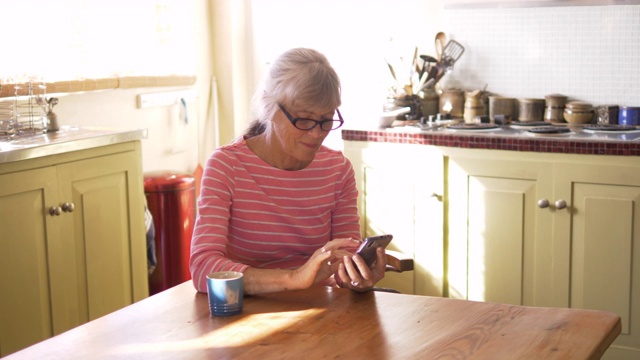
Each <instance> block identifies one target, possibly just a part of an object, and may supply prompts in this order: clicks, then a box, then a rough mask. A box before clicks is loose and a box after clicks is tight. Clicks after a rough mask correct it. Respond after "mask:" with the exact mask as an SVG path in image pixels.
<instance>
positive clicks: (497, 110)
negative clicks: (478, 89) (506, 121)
mask: <svg viewBox="0 0 640 360" xmlns="http://www.w3.org/2000/svg"><path fill="white" fill-rule="evenodd" d="M515 109H516V99H515V98H510V97H504V96H489V120H490V121H491V122H492V123H493V122H495V120H496V115H504V117H505V118H514V117H515V116H514V115H515Z"/></svg>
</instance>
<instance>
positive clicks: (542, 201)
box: [538, 198, 549, 209]
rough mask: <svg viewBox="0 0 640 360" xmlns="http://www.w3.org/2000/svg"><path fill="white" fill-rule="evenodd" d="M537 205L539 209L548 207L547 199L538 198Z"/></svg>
mask: <svg viewBox="0 0 640 360" xmlns="http://www.w3.org/2000/svg"><path fill="white" fill-rule="evenodd" d="M538 207H539V208H540V209H545V208H548V207H549V200H547V199H544V198H542V199H540V200H538Z"/></svg>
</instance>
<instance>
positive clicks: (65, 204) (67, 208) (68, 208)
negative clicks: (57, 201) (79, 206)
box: [62, 203, 76, 212]
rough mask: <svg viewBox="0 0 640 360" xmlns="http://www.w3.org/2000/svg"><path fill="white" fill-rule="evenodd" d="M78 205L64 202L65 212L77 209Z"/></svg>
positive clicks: (63, 209) (63, 208)
mask: <svg viewBox="0 0 640 360" xmlns="http://www.w3.org/2000/svg"><path fill="white" fill-rule="evenodd" d="M75 208H76V206H75V205H73V203H64V204H62V211H64V212H73V210H75Z"/></svg>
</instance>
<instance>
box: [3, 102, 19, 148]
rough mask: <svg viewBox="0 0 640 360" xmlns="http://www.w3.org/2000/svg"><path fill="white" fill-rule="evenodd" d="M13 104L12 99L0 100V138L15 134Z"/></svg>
mask: <svg viewBox="0 0 640 360" xmlns="http://www.w3.org/2000/svg"><path fill="white" fill-rule="evenodd" d="M13 106H14V105H13V101H0V140H7V139H10V138H12V137H13V136H14V135H15V123H16V121H15V117H14V111H13Z"/></svg>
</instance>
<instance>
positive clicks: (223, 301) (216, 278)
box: [207, 271, 244, 316]
mask: <svg viewBox="0 0 640 360" xmlns="http://www.w3.org/2000/svg"><path fill="white" fill-rule="evenodd" d="M207 293H208V295H209V310H210V311H211V315H213V316H230V315H237V314H240V313H241V312H242V302H243V297H244V278H243V274H242V273H241V272H237V271H220V272H215V273H211V274H209V275H207Z"/></svg>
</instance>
